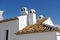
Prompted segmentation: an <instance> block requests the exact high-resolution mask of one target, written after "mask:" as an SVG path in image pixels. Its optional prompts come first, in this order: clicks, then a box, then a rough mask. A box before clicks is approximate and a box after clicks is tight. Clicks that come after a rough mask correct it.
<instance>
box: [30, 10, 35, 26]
mask: <svg viewBox="0 0 60 40" xmlns="http://www.w3.org/2000/svg"><path fill="white" fill-rule="evenodd" d="M35 23H36V14H35V10H34V9H30V11H29V25H32V24H35Z"/></svg>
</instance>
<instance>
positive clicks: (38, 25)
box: [16, 18, 60, 35]
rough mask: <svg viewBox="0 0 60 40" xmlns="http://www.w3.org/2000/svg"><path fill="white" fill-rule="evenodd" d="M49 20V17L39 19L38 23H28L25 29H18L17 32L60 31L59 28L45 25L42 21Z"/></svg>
mask: <svg viewBox="0 0 60 40" xmlns="http://www.w3.org/2000/svg"><path fill="white" fill-rule="evenodd" d="M45 20H47V18H42V19H39V20H37V22H36V24H33V25H28V26H26V27H25V28H24V29H22V30H20V31H18V32H17V33H16V34H17V35H19V34H27V33H40V32H49V31H51V32H52V31H60V29H58V28H54V27H49V26H46V25H43V24H42V23H43V22H44V21H45Z"/></svg>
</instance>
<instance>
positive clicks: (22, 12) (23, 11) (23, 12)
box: [21, 7, 28, 15]
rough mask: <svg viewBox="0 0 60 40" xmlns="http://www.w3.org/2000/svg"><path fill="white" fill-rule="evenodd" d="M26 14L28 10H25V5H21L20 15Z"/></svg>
mask: <svg viewBox="0 0 60 40" xmlns="http://www.w3.org/2000/svg"><path fill="white" fill-rule="evenodd" d="M27 14H28V10H27V7H23V8H22V9H21V15H27Z"/></svg>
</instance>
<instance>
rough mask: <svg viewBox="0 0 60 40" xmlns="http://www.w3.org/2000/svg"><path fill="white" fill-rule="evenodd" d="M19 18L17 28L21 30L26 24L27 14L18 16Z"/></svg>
mask: <svg viewBox="0 0 60 40" xmlns="http://www.w3.org/2000/svg"><path fill="white" fill-rule="evenodd" d="M18 19H19V30H22V29H23V28H25V27H26V26H27V15H24V16H18Z"/></svg>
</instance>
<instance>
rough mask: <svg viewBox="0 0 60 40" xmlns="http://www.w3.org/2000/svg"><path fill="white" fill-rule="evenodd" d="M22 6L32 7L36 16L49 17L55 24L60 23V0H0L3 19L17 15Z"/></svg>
mask: <svg viewBox="0 0 60 40" xmlns="http://www.w3.org/2000/svg"><path fill="white" fill-rule="evenodd" d="M22 7H27V8H28V10H30V9H31V8H33V9H35V10H36V14H37V17H38V16H39V15H44V16H45V17H51V18H52V21H53V22H54V23H55V24H59V25H60V0H0V10H3V11H4V14H3V16H4V18H5V19H6V18H12V17H17V16H19V15H20V9H21V8H22Z"/></svg>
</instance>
